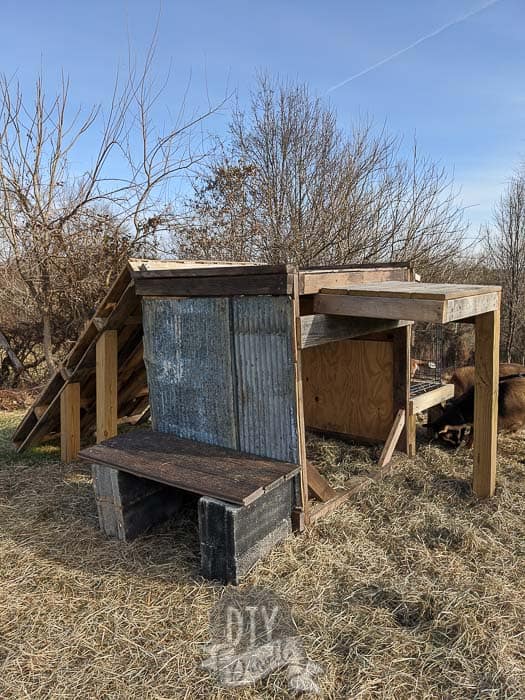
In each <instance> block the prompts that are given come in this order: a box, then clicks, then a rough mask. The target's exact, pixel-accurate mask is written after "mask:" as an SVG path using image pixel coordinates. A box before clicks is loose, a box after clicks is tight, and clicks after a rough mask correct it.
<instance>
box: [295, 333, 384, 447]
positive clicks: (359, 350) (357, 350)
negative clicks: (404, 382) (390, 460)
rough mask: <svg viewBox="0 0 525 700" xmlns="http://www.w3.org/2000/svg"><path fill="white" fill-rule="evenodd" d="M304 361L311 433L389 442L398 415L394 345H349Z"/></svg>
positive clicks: (323, 349) (315, 352)
mask: <svg viewBox="0 0 525 700" xmlns="http://www.w3.org/2000/svg"><path fill="white" fill-rule="evenodd" d="M301 356H302V375H303V401H304V414H305V422H306V426H307V427H308V428H315V429H318V430H323V431H327V432H334V433H342V434H345V435H349V436H352V437H356V438H362V439H365V440H385V439H386V437H387V435H388V433H389V431H390V428H391V427H392V417H393V413H394V406H393V372H394V367H393V345H392V342H390V341H376V340H343V341H338V342H334V343H328V344H326V345H319V346H317V347H313V348H306V349H305V350H303V351H302V353H301Z"/></svg>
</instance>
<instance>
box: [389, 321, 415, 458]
mask: <svg viewBox="0 0 525 700" xmlns="http://www.w3.org/2000/svg"><path fill="white" fill-rule="evenodd" d="M411 336H412V328H411V326H405V327H404V328H398V329H397V330H396V331H394V340H393V360H394V368H393V379H392V385H393V387H392V388H393V402H392V407H393V415H392V419H395V418H396V416H397V413H398V411H399V410H400V409H402V410H403V411H404V412H405V416H408V415H409V409H410V341H411ZM411 427H412V428H413V427H414V426H411V425H409V424H407V425H405V428H404V429H403V430H402V431H401V433H400V436H399V441H400V447H399V449H400V450H402V451H403V452H405V453H406V454H408V455H412V453H413V452H414V444H413V442H414V439H415V432H414V431H413V430H412V431H411V430H410V428H411ZM412 456H413V455H412Z"/></svg>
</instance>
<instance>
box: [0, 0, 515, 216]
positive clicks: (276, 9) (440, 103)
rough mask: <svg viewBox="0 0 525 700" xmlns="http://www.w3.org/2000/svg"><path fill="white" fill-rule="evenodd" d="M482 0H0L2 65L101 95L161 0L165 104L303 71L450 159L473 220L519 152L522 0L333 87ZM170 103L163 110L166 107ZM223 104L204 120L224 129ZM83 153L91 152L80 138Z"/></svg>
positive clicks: (335, 99)
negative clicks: (65, 77)
mask: <svg viewBox="0 0 525 700" xmlns="http://www.w3.org/2000/svg"><path fill="white" fill-rule="evenodd" d="M486 4H487V0H426V1H425V2H421V0H419V1H417V0H397V1H393V2H392V1H391V2H387V1H385V0H383V1H380V0H350V1H348V2H342V1H335V0H324V2H319V1H318V2H314V1H313V0H303V1H302V2H300V1H299V0H291V1H289V2H277V1H275V0H266V1H265V2H249V1H246V0H245V1H244V2H241V1H237V0H235V1H234V0H220V1H217V0H216V1H215V2H211V1H208V0H206V1H205V0H193V2H188V1H187V0H184V1H182V0H164V2H163V3H162V4H160V5H159V3H157V2H155V1H152V2H147V1H146V0H105V1H103V0H91V1H90V2H87V1H86V2H78V1H76V2H75V1H74V0H69V1H68V2H66V1H65V0H46V2H42V1H41V0H38V1H37V0H26V1H25V2H24V3H21V2H14V1H13V0H3V2H2V18H1V25H0V57H1V62H0V70H1V71H2V72H5V73H7V74H8V75H13V74H16V75H17V76H18V78H19V80H20V82H21V83H22V86H23V88H24V89H27V90H30V89H31V88H32V84H33V82H34V78H35V75H36V73H37V72H38V71H39V70H40V69H41V68H42V69H43V71H44V74H45V78H46V84H47V90H48V92H51V91H52V90H53V89H54V87H55V84H56V82H57V81H58V79H59V77H60V71H61V70H64V71H65V72H66V73H67V74H69V76H70V78H71V97H72V99H73V100H74V101H75V102H78V103H81V104H83V105H85V106H90V105H91V104H93V103H99V102H102V103H104V102H107V100H108V99H109V96H110V93H111V88H112V82H113V78H114V74H115V69H116V68H117V66H118V65H119V64H120V65H123V64H124V63H125V61H126V56H127V47H128V39H129V40H130V41H131V44H132V46H133V47H134V48H135V50H136V51H137V52H138V53H140V52H141V51H142V50H143V49H144V47H145V46H147V44H148V43H149V41H150V38H151V36H152V33H153V30H154V27H155V23H156V19H157V14H158V12H159V7H160V13H161V14H160V16H161V19H160V28H159V37H158V49H157V58H156V66H157V69H158V71H159V73H163V72H164V71H165V70H166V69H167V68H168V66H170V65H171V78H170V83H169V85H168V88H167V90H166V92H165V93H164V96H163V102H164V105H162V106H163V107H165V108H166V110H170V111H171V112H176V110H177V108H178V105H179V104H180V101H181V98H182V95H183V94H184V91H185V89H186V88H187V86H188V81H189V79H190V76H191V81H190V86H189V92H188V98H187V104H188V110H189V111H193V110H199V109H202V108H205V107H206V105H207V100H208V97H209V99H210V100H211V101H212V103H216V102H218V101H220V100H221V99H222V98H223V97H224V96H225V95H226V94H228V93H231V92H233V91H237V92H238V96H239V100H240V102H241V104H242V103H243V102H245V101H246V100H247V97H248V94H249V89H250V87H251V86H252V85H253V78H254V75H255V73H256V71H257V70H261V69H262V70H266V71H268V72H270V73H271V74H275V75H280V76H282V77H288V78H292V79H297V80H299V81H301V82H306V83H308V85H309V86H310V88H311V90H312V91H313V92H314V93H315V94H319V95H322V96H326V99H327V100H329V101H330V102H331V104H332V105H333V106H334V107H335V108H336V110H337V112H338V115H339V121H340V124H341V126H342V127H343V128H346V129H350V128H351V126H352V124H353V123H354V122H355V121H356V120H357V119H358V118H359V115H369V116H370V117H372V118H373V119H374V121H375V122H376V123H377V124H378V125H382V124H383V123H386V124H387V126H388V128H389V130H391V131H393V132H394V133H396V134H399V135H401V136H403V137H404V139H405V143H406V144H407V146H409V145H410V144H411V142H412V139H413V138H414V136H415V137H416V138H417V141H418V145H419V148H420V150H421V152H422V153H424V154H427V155H428V156H430V157H431V158H432V159H433V160H435V161H438V162H439V163H441V164H443V165H444V166H445V167H446V168H447V169H448V170H449V171H450V172H451V173H452V172H453V173H454V177H455V181H456V184H457V185H458V186H459V187H461V190H462V195H463V201H464V204H465V205H467V206H468V207H469V218H470V220H471V222H472V226H473V230H474V229H476V228H477V226H478V225H479V224H480V223H482V222H483V221H486V220H487V219H488V218H489V217H490V216H491V212H492V208H493V206H494V203H495V201H496V200H497V198H498V197H499V195H500V194H501V191H502V189H503V187H504V184H505V181H506V180H507V178H508V177H509V176H510V174H511V173H512V171H513V169H514V168H515V167H516V166H517V165H518V163H519V162H520V160H521V159H522V158H523V157H524V156H525V41H524V39H523V31H524V27H525V3H524V2H523V0H497V1H496V2H492V3H491V4H490V6H488V7H486V8H485V9H483V10H481V11H479V12H478V13H476V14H473V15H472V16H470V17H469V18H468V19H465V20H464V21H461V22H459V23H456V24H453V25H452V26H450V27H449V28H448V29H446V30H444V31H442V32H441V33H439V34H438V35H436V36H433V37H431V38H429V39H428V40H426V41H423V42H421V43H419V44H418V45H417V46H416V47H415V48H413V49H410V50H408V51H406V52H405V53H402V54H401V55H399V56H397V57H395V58H393V59H392V60H390V61H388V62H386V63H384V64H383V65H381V66H379V67H377V68H376V69H374V70H372V71H370V72H368V73H366V74H365V75H362V76H361V77H358V78H356V79H354V80H352V81H350V82H348V83H347V84H345V85H342V86H341V87H339V88H338V89H335V90H332V91H329V90H330V88H331V87H332V86H334V85H336V84H338V83H340V82H342V81H344V80H345V79H347V78H348V77H349V76H352V75H355V74H356V73H359V72H361V71H363V70H366V69H367V68H368V67H370V66H372V65H374V64H376V63H378V62H380V61H382V60H383V59H385V58H387V57H388V56H390V55H392V54H395V53H396V52H399V51H400V50H402V49H403V48H405V47H407V46H409V45H411V44H413V43H414V42H416V41H417V40H418V39H420V38H421V37H424V36H426V35H428V34H431V33H433V32H434V31H435V30H437V29H438V28H440V27H442V26H443V25H446V24H448V23H450V22H454V21H455V20H457V19H458V18H460V17H462V16H464V15H466V14H467V13H470V12H473V11H475V10H476V9H477V8H482V7H483V6H484V5H486ZM166 113H167V112H163V115H165V114H166ZM226 124H227V109H225V110H223V113H222V114H218V115H216V116H215V117H214V118H213V120H212V121H210V123H209V124H208V126H207V128H208V129H209V130H210V131H214V130H216V131H218V132H221V131H223V130H224V129H225V127H226ZM84 149H85V150H84V152H82V153H81V155H80V157H81V158H85V159H86V162H87V161H89V157H90V154H89V148H88V144H87V143H86V144H85V146H84Z"/></svg>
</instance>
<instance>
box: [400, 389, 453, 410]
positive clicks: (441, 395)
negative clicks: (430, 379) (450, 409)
mask: <svg viewBox="0 0 525 700" xmlns="http://www.w3.org/2000/svg"><path fill="white" fill-rule="evenodd" d="M453 398H454V384H443V386H438V387H436V389H432V390H431V391H426V392H425V393H424V394H419V396H414V398H413V399H410V415H413V416H415V415H416V414H418V413H422V412H423V411H426V410H427V409H429V408H431V407H432V406H437V405H438V404H441V403H443V402H444V401H448V400H449V399H453Z"/></svg>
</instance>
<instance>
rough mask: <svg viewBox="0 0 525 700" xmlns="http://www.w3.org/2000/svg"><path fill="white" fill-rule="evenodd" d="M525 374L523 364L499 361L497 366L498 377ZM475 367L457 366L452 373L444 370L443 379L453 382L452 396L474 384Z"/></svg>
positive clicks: (462, 392)
mask: <svg viewBox="0 0 525 700" xmlns="http://www.w3.org/2000/svg"><path fill="white" fill-rule="evenodd" d="M520 373H524V374H525V365H518V364H515V363H508V362H501V363H500V366H499V376H500V379H503V378H504V377H508V376H510V375H511V374H520ZM474 378H475V369H474V367H472V366H470V365H469V366H467V367H457V368H456V369H455V370H453V372H452V374H451V373H450V372H445V373H443V375H442V379H443V381H445V382H447V383H451V384H454V397H455V398H458V397H459V396H462V395H463V394H466V393H467V391H469V389H472V387H473V386H474Z"/></svg>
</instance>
